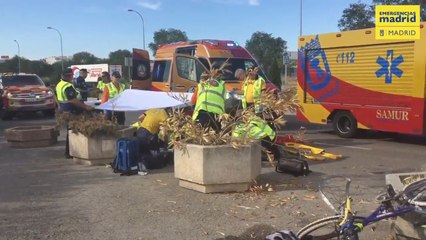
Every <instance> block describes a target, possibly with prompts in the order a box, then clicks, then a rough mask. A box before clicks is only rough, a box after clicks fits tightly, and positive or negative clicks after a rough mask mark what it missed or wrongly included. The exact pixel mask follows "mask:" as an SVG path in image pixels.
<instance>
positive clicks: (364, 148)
mask: <svg viewBox="0 0 426 240" xmlns="http://www.w3.org/2000/svg"><path fill="white" fill-rule="evenodd" d="M314 143H316V144H319V145H325V146H333V147H344V148H353V149H361V150H372V148H366V147H356V146H346V145H340V144H333V143H322V142H314Z"/></svg>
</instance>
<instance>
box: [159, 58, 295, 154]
mask: <svg viewBox="0 0 426 240" xmlns="http://www.w3.org/2000/svg"><path fill="white" fill-rule="evenodd" d="M226 64H227V62H225V63H224V64H222V66H221V67H220V68H219V69H213V70H211V71H209V72H205V73H203V78H204V81H209V80H210V79H218V80H219V79H220V78H221V73H222V72H223V69H224V68H225V67H226V66H227V65H226ZM170 96H171V97H173V98H175V99H177V100H180V101H182V102H183V103H185V102H188V101H187V99H185V97H183V96H182V95H179V94H171V95H170ZM261 102H262V107H263V113H262V115H263V116H262V118H263V119H265V120H267V121H268V122H271V123H272V124H274V125H275V127H276V128H277V129H279V128H280V127H281V126H283V125H284V123H285V119H284V116H285V113H288V112H294V111H295V109H296V107H297V100H296V95H295V94H293V93H292V92H291V91H285V92H281V93H275V92H272V91H265V92H264V93H263V94H262V96H261ZM253 117H256V116H255V113H254V107H253V106H251V107H249V108H247V109H245V110H244V111H238V113H237V114H236V115H230V114H227V113H225V114H221V115H220V116H219V120H220V122H221V125H222V128H221V130H220V131H219V132H215V131H214V130H213V129H211V128H203V127H202V126H201V125H200V124H198V123H196V122H194V121H193V120H192V116H190V115H188V114H186V113H185V110H182V109H174V110H173V111H172V112H171V114H170V116H169V118H168V119H167V120H166V121H165V122H164V123H163V124H162V125H161V133H160V134H161V135H163V136H165V135H167V136H168V137H169V144H170V145H172V146H174V147H175V148H178V149H180V150H184V151H185V146H186V144H199V145H226V144H229V145H232V146H233V147H234V148H238V147H239V146H241V145H244V144H250V143H252V142H253V141H254V140H253V139H249V138H238V139H237V138H233V137H232V131H233V130H234V129H235V127H236V126H237V125H238V124H244V125H245V126H247V125H248V124H249V122H250V120H251V119H252V118H253Z"/></svg>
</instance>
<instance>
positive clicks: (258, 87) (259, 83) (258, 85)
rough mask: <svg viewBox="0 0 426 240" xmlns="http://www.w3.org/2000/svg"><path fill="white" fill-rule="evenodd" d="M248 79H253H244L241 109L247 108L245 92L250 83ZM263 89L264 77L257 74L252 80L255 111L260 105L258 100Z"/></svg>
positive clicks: (257, 110)
mask: <svg viewBox="0 0 426 240" xmlns="http://www.w3.org/2000/svg"><path fill="white" fill-rule="evenodd" d="M250 81H253V80H249V79H246V80H245V81H244V86H243V94H244V97H243V99H242V104H243V109H246V108H247V92H248V88H249V85H251V84H250ZM264 89H265V79H263V78H262V77H261V76H259V77H258V78H257V79H256V80H254V84H253V100H254V108H255V112H259V111H260V105H261V102H260V101H261V96H262V90H264Z"/></svg>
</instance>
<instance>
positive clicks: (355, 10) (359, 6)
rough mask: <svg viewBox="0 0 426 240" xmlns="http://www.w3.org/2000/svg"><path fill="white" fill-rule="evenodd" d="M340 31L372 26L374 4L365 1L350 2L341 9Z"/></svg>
mask: <svg viewBox="0 0 426 240" xmlns="http://www.w3.org/2000/svg"><path fill="white" fill-rule="evenodd" d="M338 26H339V29H340V30H341V31H348V30H356V29H362V28H370V27H374V6H371V5H367V4H365V3H352V4H350V5H349V7H348V8H346V9H345V10H343V14H342V17H341V18H340V20H339V24H338Z"/></svg>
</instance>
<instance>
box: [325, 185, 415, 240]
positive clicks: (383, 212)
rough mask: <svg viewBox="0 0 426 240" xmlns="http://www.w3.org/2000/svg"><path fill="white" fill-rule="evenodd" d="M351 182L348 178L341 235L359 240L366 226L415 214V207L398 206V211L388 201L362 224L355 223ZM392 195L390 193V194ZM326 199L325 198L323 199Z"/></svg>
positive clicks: (340, 224) (340, 229) (352, 239)
mask: <svg viewBox="0 0 426 240" xmlns="http://www.w3.org/2000/svg"><path fill="white" fill-rule="evenodd" d="M350 183H351V180H350V179H348V178H347V183H346V194H347V197H346V200H345V204H344V206H345V208H344V215H343V219H342V221H341V222H340V223H339V229H338V230H339V234H343V235H344V236H345V235H349V236H350V237H351V238H350V239H351V240H358V233H359V232H361V231H362V229H363V228H364V227H365V226H368V225H369V224H371V223H375V222H378V221H381V220H383V219H387V218H393V217H397V216H400V215H403V214H406V213H409V212H413V211H414V210H415V206H413V205H403V206H398V207H397V208H396V209H395V208H394V207H393V205H392V202H391V201H392V200H391V199H387V200H384V201H382V203H381V204H380V206H379V207H378V208H377V209H376V210H375V211H374V212H373V213H371V214H370V215H369V216H367V217H366V218H365V219H364V221H363V222H362V223H354V221H353V218H354V214H353V213H352V198H351V197H350V195H349V185H350ZM389 191H393V189H391V190H390V189H388V193H389ZM389 195H390V193H389ZM323 198H324V197H323Z"/></svg>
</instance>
